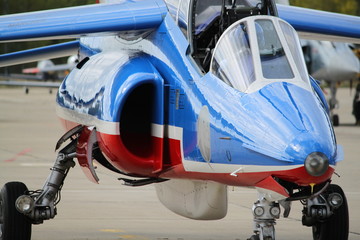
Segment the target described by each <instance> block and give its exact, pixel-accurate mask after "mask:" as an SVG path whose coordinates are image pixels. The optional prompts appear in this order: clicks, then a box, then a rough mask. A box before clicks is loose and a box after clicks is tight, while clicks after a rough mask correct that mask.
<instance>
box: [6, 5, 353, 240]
mask: <svg viewBox="0 0 360 240" xmlns="http://www.w3.org/2000/svg"><path fill="white" fill-rule="evenodd" d="M112 2H114V1H112ZM359 25H360V18H358V17H352V16H346V15H340V14H332V13H326V12H321V11H314V10H308V9H303V8H296V7H291V6H276V5H275V4H274V2H273V1H272V0H259V1H257V0H251V1H248V0H237V1H236V0H233V1H227V0H211V1H208V0H182V1H174V0H166V1H163V0H143V1H139V0H131V1H130V0H128V1H119V2H118V3H112V4H96V5H93V6H91V5H90V6H82V7H74V8H66V9H57V10H50V11H40V12H33V13H23V14H15V15H9V16H2V17H0V41H23V40H26V41H29V40H37V39H43V38H46V39H55V38H56V39H57V38H78V40H75V41H71V42H68V43H66V44H60V45H53V46H46V47H43V48H40V49H35V50H28V51H26V52H20V53H8V54H5V55H2V56H0V64H2V65H3V66H5V65H8V64H10V65H11V64H14V63H16V62H18V61H25V60H26V61H30V60H32V59H36V58H37V57H38V55H42V54H48V55H59V54H64V51H65V50H66V51H68V53H69V55H72V54H73V53H74V52H75V53H76V52H78V54H79V55H78V57H79V63H78V64H77V66H76V67H75V68H74V69H73V70H72V71H71V72H70V74H69V75H68V76H67V77H66V78H65V79H64V81H63V82H62V84H61V86H60V87H59V90H58V94H57V99H56V102H57V109H56V111H57V114H58V116H59V117H60V119H61V120H62V123H63V125H64V127H65V128H66V129H67V132H66V133H65V134H64V135H63V136H62V137H61V138H60V139H59V141H58V142H57V143H56V149H57V150H58V155H57V158H56V159H55V162H54V166H53V168H52V169H51V173H50V175H49V177H48V178H47V180H46V181H45V184H44V186H43V188H42V189H41V190H38V191H29V190H28V189H27V187H26V185H25V184H24V183H20V182H9V183H6V184H5V185H4V187H3V188H2V190H1V194H0V196H1V200H0V203H1V206H0V209H1V211H0V214H1V216H0V229H1V234H0V236H1V237H0V238H1V239H2V240H9V239H17V240H25V239H30V238H31V225H32V224H41V223H43V221H45V220H49V219H52V218H54V217H55V215H56V213H57V211H58V209H57V203H58V202H59V200H60V191H61V189H62V187H63V185H64V180H65V178H66V176H67V174H68V173H69V170H70V169H71V168H72V167H74V166H75V161H74V159H75V158H76V159H77V160H78V162H79V165H80V166H81V168H82V169H83V170H84V173H85V175H86V176H87V177H88V178H89V179H90V180H91V181H93V182H94V183H98V182H99V178H98V177H97V175H96V169H95V167H94V165H93V162H94V161H97V162H98V163H99V164H101V165H103V166H104V167H106V168H108V169H109V171H113V172H116V173H118V174H119V176H120V178H121V179H122V180H123V182H124V183H125V184H126V185H128V186H142V185H146V184H154V186H155V189H156V192H157V196H158V198H159V200H160V201H161V203H163V204H164V205H165V206H166V207H167V208H168V209H170V210H171V211H173V212H175V213H177V214H179V215H181V216H184V217H187V218H191V219H199V220H212V219H221V218H223V217H224V216H225V215H226V213H227V188H228V186H246V187H252V188H255V189H256V190H257V192H258V198H257V199H255V203H254V205H253V208H252V212H253V216H254V219H253V221H254V232H253V233H252V234H253V235H252V236H251V237H250V239H251V240H274V239H275V222H276V220H277V219H279V218H280V215H281V209H283V214H282V215H283V216H284V217H288V216H289V212H290V210H291V203H292V202H293V201H300V202H301V203H302V204H303V211H302V214H303V218H302V224H303V225H305V226H309V227H311V228H312V232H313V238H314V239H318V240H325V239H326V240H329V239H347V238H348V227H349V218H348V207H347V201H346V196H345V194H344V192H343V191H342V189H341V187H340V186H338V185H335V184H331V178H332V175H333V174H334V171H335V166H336V164H337V163H338V162H339V161H341V160H342V159H343V152H342V148H341V147H340V146H338V145H337V143H336V136H335V134H334V131H333V127H332V124H331V121H330V117H329V109H328V107H327V103H326V100H325V97H324V95H323V93H322V91H321V89H320V87H319V85H318V84H317V82H316V81H315V80H314V79H313V78H312V77H310V76H309V74H308V72H307V69H306V65H305V61H304V57H303V53H302V48H301V45H300V41H299V38H298V34H297V32H296V31H298V32H299V33H300V35H301V36H304V35H306V36H312V35H315V36H316V37H317V38H319V37H320V38H327V39H329V38H330V39H338V40H339V39H341V40H346V41H352V42H357V43H359V42H360V41H359V39H360V29H359V28H358V27H357V26H359ZM34 61H36V60H34ZM249 235H250V233H249Z"/></svg>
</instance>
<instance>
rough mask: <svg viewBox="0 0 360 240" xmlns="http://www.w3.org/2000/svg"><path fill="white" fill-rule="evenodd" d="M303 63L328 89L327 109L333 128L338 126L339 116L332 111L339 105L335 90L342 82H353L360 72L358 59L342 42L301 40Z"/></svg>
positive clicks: (347, 45)
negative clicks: (304, 62) (328, 109)
mask: <svg viewBox="0 0 360 240" xmlns="http://www.w3.org/2000/svg"><path fill="white" fill-rule="evenodd" d="M302 45H303V49H304V55H305V61H306V65H307V67H308V71H309V73H310V74H311V75H312V76H313V77H314V78H315V79H317V80H321V81H325V82H326V83H327V85H328V86H329V87H330V94H331V96H330V98H329V101H328V103H329V107H330V113H331V115H332V122H333V124H334V126H338V125H339V116H338V115H337V114H336V113H334V112H333V111H334V109H335V108H336V107H338V105H339V103H338V100H337V99H336V90H337V87H338V85H339V84H340V83H341V82H343V81H353V82H355V81H356V80H357V78H358V74H359V72H360V63H359V59H358V58H357V57H356V55H355V54H354V52H353V51H352V49H351V47H350V45H349V44H348V43H344V42H329V41H315V40H303V42H302Z"/></svg>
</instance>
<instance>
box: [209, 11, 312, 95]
mask: <svg viewBox="0 0 360 240" xmlns="http://www.w3.org/2000/svg"><path fill="white" fill-rule="evenodd" d="M210 71H211V72H212V73H213V74H214V75H215V76H217V77H218V78H220V79H221V80H222V81H224V82H225V83H227V84H228V85H230V86H232V87H234V88H236V89H238V90H240V91H242V92H246V91H248V89H249V86H250V85H253V83H254V82H256V83H257V84H256V86H257V87H261V86H263V85H264V84H268V83H269V82H273V81H289V82H290V81H291V82H294V83H297V84H299V85H302V86H304V87H308V86H309V79H308V74H307V70H306V67H305V63H304V60H303V55H302V50H301V46H300V44H299V40H298V37H297V34H296V32H295V30H294V29H293V28H292V27H291V26H290V25H289V24H288V23H286V22H284V21H282V20H280V19H278V18H275V17H271V16H261V17H249V18H245V19H244V20H241V21H238V22H236V23H234V24H233V25H232V26H230V27H229V28H228V29H227V30H226V31H225V32H224V34H223V35H222V36H221V38H220V39H219V41H218V43H217V45H216V47H215V50H214V53H213V56H212V60H211V66H210Z"/></svg>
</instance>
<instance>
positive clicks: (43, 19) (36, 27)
mask: <svg viewBox="0 0 360 240" xmlns="http://www.w3.org/2000/svg"><path fill="white" fill-rule="evenodd" d="M166 13H167V8H166V5H165V3H164V1H162V0H142V1H138V0H137V1H123V2H121V3H116V4H94V5H86V6H78V7H70V8H61V9H55V10H46V11H38V12H29V13H20V14H13V15H5V16H1V17H0V41H3V42H6V41H12V42H13V41H24V40H25V41H27V40H38V39H61V38H79V37H83V36H89V35H94V34H95V35H100V34H99V33H101V35H102V36H104V35H106V34H108V35H114V34H117V33H118V32H120V31H130V30H142V29H149V28H155V27H157V26H158V25H159V24H160V23H161V22H162V20H163V17H164V16H165V15H166Z"/></svg>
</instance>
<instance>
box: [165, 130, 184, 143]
mask: <svg viewBox="0 0 360 240" xmlns="http://www.w3.org/2000/svg"><path fill="white" fill-rule="evenodd" d="M165 136H166V137H168V138H171V139H174V140H179V141H181V143H182V138H183V128H181V127H176V126H172V125H168V126H167V131H166V133H165ZM181 148H182V144H181Z"/></svg>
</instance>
